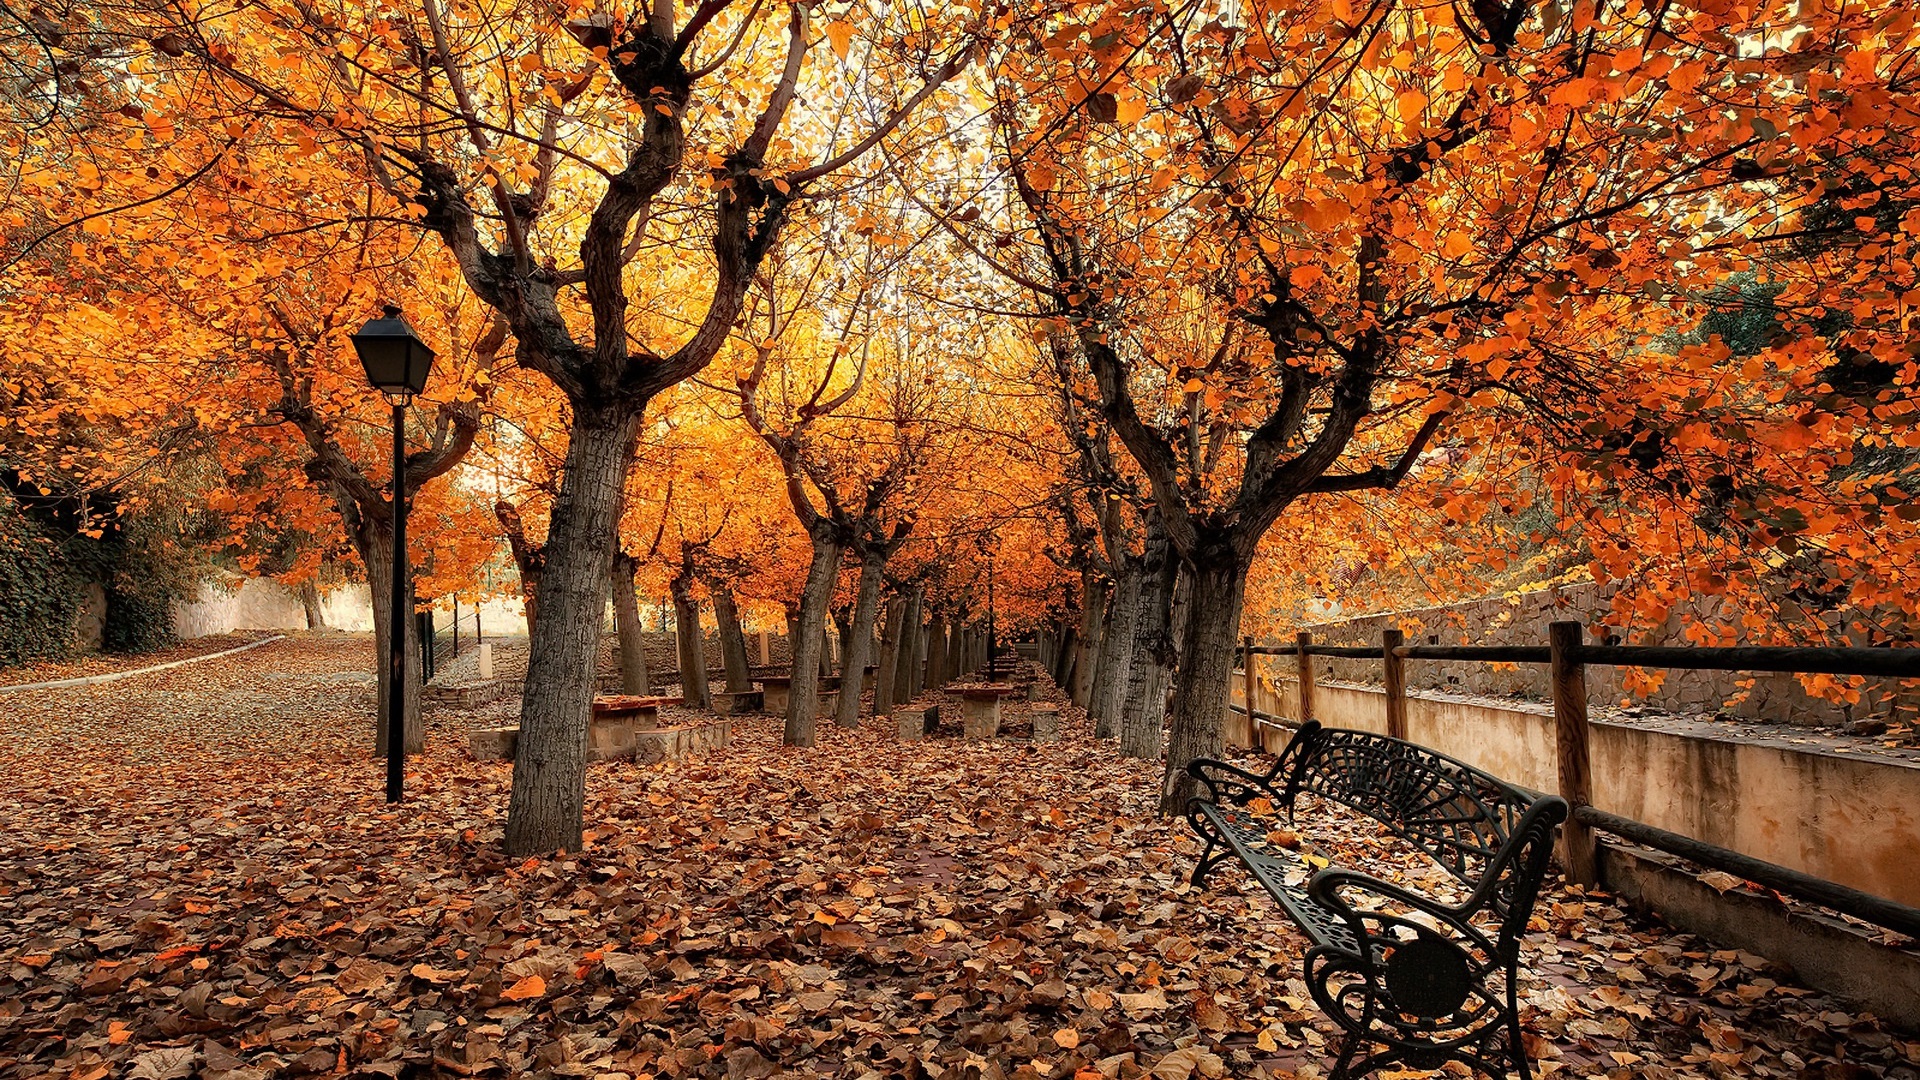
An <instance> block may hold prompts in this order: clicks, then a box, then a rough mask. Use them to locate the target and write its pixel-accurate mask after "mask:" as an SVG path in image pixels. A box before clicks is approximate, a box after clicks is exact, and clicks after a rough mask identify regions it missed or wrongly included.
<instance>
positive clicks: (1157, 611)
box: [1120, 523, 1180, 758]
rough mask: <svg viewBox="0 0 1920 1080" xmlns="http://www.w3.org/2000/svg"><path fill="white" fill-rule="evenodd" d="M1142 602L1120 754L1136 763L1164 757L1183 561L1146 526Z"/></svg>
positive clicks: (1136, 623)
mask: <svg viewBox="0 0 1920 1080" xmlns="http://www.w3.org/2000/svg"><path fill="white" fill-rule="evenodd" d="M1139 574H1140V598H1139V602H1138V604H1137V605H1136V609H1137V613H1136V615H1135V617H1134V627H1133V659H1132V660H1131V662H1130V663H1129V664H1128V668H1127V691H1126V698H1125V700H1124V701H1123V703H1122V704H1121V706H1120V753H1121V754H1123V755H1125V756H1126V757H1131V758H1157V757H1159V756H1160V742H1161V731H1162V728H1164V727H1165V726H1166V722H1167V685H1168V684H1169V683H1170V682H1171V681H1172V679H1173V655H1174V654H1173V588H1174V582H1175V580H1176V579H1177V578H1178V577H1179V574H1180V559H1179V557H1178V556H1177V555H1175V554H1174V551H1173V545H1172V544H1171V543H1169V542H1168V540H1167V534H1166V532H1165V531H1164V530H1162V529H1160V528H1158V527H1157V525H1156V524H1153V523H1149V524H1148V526H1147V537H1146V548H1145V551H1144V553H1143V554H1142V555H1141V557H1140V562H1139Z"/></svg>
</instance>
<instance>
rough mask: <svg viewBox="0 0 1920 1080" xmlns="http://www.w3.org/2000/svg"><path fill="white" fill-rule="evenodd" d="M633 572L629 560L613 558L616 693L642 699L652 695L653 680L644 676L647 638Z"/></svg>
mask: <svg viewBox="0 0 1920 1080" xmlns="http://www.w3.org/2000/svg"><path fill="white" fill-rule="evenodd" d="M637 569H638V564H637V563H636V562H635V561H634V559H633V557H632V556H630V555H625V554H616V555H615V556H614V557H613V633H614V637H615V638H617V639H618V640H619V642H620V690H621V692H622V693H627V694H639V695H641V696H643V697H644V696H646V695H649V694H652V693H653V679H652V677H651V676H650V675H649V674H648V673H647V646H646V640H647V635H646V630H645V628H644V627H643V626H642V625H641V620H640V597H639V596H638V595H636V593H635V590H634V583H633V576H634V573H635V571H636V570H637Z"/></svg>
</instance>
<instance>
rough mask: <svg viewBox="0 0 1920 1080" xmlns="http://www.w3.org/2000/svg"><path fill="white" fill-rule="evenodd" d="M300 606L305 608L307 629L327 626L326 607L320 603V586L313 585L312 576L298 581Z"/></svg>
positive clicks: (318, 628)
mask: <svg viewBox="0 0 1920 1080" xmlns="http://www.w3.org/2000/svg"><path fill="white" fill-rule="evenodd" d="M300 606H301V607H303V608H305V609H306V613H307V629H309V630H325V629H326V628H327V609H326V608H324V607H322V606H321V604H320V586H318V585H315V584H314V583H313V579H312V578H308V579H307V580H305V581H303V582H301V583H300Z"/></svg>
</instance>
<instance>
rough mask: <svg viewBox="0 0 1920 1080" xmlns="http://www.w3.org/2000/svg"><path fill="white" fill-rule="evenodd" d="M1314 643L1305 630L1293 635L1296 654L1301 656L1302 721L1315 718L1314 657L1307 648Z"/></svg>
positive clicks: (1311, 636) (1310, 635) (1300, 718)
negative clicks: (1308, 653)
mask: <svg viewBox="0 0 1920 1080" xmlns="http://www.w3.org/2000/svg"><path fill="white" fill-rule="evenodd" d="M1312 645H1313V635H1312V634H1311V633H1309V632H1307V631H1305V630H1302V631H1300V632H1299V633H1297V634H1295V635H1293V647H1294V651H1295V655H1296V656H1297V657H1298V658H1299V668H1300V716H1299V720H1300V722H1301V723H1303V724H1304V723H1306V722H1307V721H1309V720H1311V719H1313V657H1311V656H1309V655H1307V649H1308V648H1309V647H1311V646H1312Z"/></svg>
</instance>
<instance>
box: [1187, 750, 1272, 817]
mask: <svg viewBox="0 0 1920 1080" xmlns="http://www.w3.org/2000/svg"><path fill="white" fill-rule="evenodd" d="M1187 775H1188V776H1191V777H1193V778H1194V779H1195V780H1198V781H1199V782H1200V783H1201V785H1202V786H1204V787H1205V788H1206V789H1207V798H1208V799H1210V800H1211V801H1213V802H1216V803H1222V802H1228V803H1232V804H1233V805H1235V806H1245V805H1247V804H1248V803H1250V802H1252V801H1253V800H1254V799H1258V798H1265V799H1272V800H1273V801H1274V802H1275V803H1278V802H1280V801H1281V800H1280V795H1279V793H1278V792H1276V791H1274V790H1273V787H1272V782H1271V778H1270V777H1265V776H1261V775H1259V774H1257V773H1250V772H1248V771H1247V770H1245V769H1242V768H1240V767H1239V766H1237V765H1229V764H1227V763H1226V762H1224V761H1215V760H1214V759H1212V758H1195V759H1193V760H1192V761H1189V762H1187Z"/></svg>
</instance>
